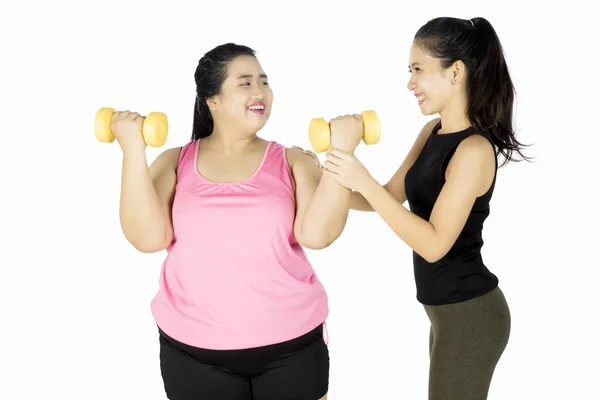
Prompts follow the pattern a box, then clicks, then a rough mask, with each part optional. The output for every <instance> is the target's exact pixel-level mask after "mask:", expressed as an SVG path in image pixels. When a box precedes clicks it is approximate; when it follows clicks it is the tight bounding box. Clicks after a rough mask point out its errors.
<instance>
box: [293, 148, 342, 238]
mask: <svg viewBox="0 0 600 400" xmlns="http://www.w3.org/2000/svg"><path fill="white" fill-rule="evenodd" d="M288 159H289V161H290V166H291V170H292V174H293V177H294V180H295V185H296V219H295V221H294V236H295V237H296V240H297V241H298V243H299V244H300V245H301V246H303V247H307V248H310V249H323V248H325V247H327V246H329V245H330V244H331V243H333V242H334V241H335V240H336V239H337V238H338V237H339V235H340V234H341V232H342V230H343V229H344V225H345V221H346V218H347V216H348V211H349V209H348V202H349V198H350V190H348V189H346V188H344V187H343V186H342V185H340V184H338V183H337V182H334V181H332V180H331V179H328V178H323V173H322V171H321V168H320V167H319V164H318V160H317V161H315V160H314V159H313V157H311V156H309V155H307V154H305V153H302V151H301V150H300V151H298V150H294V149H292V150H288ZM324 179H327V181H326V182H323V180H324ZM311 218H312V220H311ZM341 221H343V223H342V222H341Z"/></svg>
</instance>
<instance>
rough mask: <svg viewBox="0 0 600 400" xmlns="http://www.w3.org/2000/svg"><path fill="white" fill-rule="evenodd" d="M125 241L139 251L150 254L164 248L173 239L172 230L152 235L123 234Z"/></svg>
mask: <svg viewBox="0 0 600 400" xmlns="http://www.w3.org/2000/svg"><path fill="white" fill-rule="evenodd" d="M125 238H126V239H127V241H128V242H129V243H130V244H131V245H132V246H133V247H134V248H135V249H136V250H137V251H139V252H141V253H146V254H152V253H158V252H160V251H163V250H165V249H166V248H167V247H169V245H170V244H171V242H172V241H173V234H172V232H167V233H166V234H163V235H156V236H154V237H152V236H149V235H144V236H141V237H133V236H128V235H127V234H125Z"/></svg>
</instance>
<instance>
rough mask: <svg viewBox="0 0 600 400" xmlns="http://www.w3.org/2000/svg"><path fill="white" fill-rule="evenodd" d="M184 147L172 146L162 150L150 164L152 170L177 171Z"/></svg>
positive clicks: (158, 171) (157, 171)
mask: <svg viewBox="0 0 600 400" xmlns="http://www.w3.org/2000/svg"><path fill="white" fill-rule="evenodd" d="M181 149H182V147H172V148H169V149H166V150H164V151H163V152H161V153H160V154H159V155H158V156H157V157H156V158H155V159H154V161H153V162H152V165H150V171H151V172H156V173H160V172H164V171H175V170H176V169H177V162H178V161H179V154H180V152H181Z"/></svg>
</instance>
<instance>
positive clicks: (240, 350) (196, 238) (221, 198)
mask: <svg viewBox="0 0 600 400" xmlns="http://www.w3.org/2000/svg"><path fill="white" fill-rule="evenodd" d="M194 78H195V82H196V93H197V96H196V102H195V105H194V123H193V132H192V137H191V140H190V142H189V143H187V144H185V145H183V146H182V147H176V148H171V149H168V150H166V151H164V152H163V153H162V154H160V155H159V156H158V157H157V158H156V160H155V161H154V162H153V163H152V165H151V166H150V167H148V164H147V161H146V156H145V144H144V142H143V140H141V135H140V129H141V123H142V121H143V117H141V116H140V115H139V114H137V113H130V112H127V111H126V112H120V113H116V114H115V116H114V117H113V126H112V128H113V131H114V134H115V137H116V138H117V140H118V142H119V144H120V145H121V147H122V149H123V154H124V158H123V177H122V180H123V181H122V193H121V209H120V215H121V224H122V227H123V231H124V233H125V236H126V238H127V240H129V242H131V243H132V245H133V246H135V248H136V249H138V250H139V251H142V252H147V253H151V252H158V251H162V250H166V251H167V256H166V259H165V260H164V263H163V265H162V269H161V274H160V279H159V290H158V292H157V294H156V296H155V297H154V299H153V300H152V302H151V310H152V314H153V316H154V318H155V320H156V323H157V325H158V328H159V329H158V330H159V340H160V365H161V372H162V377H163V381H164V387H165V391H166V393H167V396H168V398H169V399H174V400H185V399H215V400H229V399H231V400H246V399H248V400H250V399H259V400H267V399H278V400H280V399H298V400H304V399H305V400H318V399H324V398H326V397H327V391H328V381H329V353H328V349H327V343H326V342H325V340H324V333H323V326H324V323H325V320H326V318H327V315H328V311H329V310H328V300H327V294H326V292H325V289H324V288H323V285H322V284H321V282H320V281H319V279H318V277H317V275H316V273H315V271H314V270H313V268H312V266H311V264H310V262H309V261H308V260H307V258H306V255H305V253H304V251H303V247H307V248H311V249H322V248H325V247H327V246H329V245H330V244H331V243H332V242H333V241H334V240H335V239H336V238H337V237H338V236H339V235H340V234H341V231H342V229H343V227H344V224H345V220H346V218H347V215H348V207H340V206H339V204H344V202H346V203H348V202H349V201H350V194H351V191H350V190H348V189H347V188H345V187H344V186H342V185H340V184H339V183H337V182H336V181H335V180H333V179H330V178H327V177H323V175H322V171H321V169H320V165H319V163H318V162H316V161H315V160H313V159H312V158H311V157H310V156H309V155H307V154H304V153H303V152H302V151H299V150H296V149H288V148H286V147H284V146H282V145H281V144H279V143H277V142H274V141H267V140H264V139H262V138H260V137H259V136H258V132H259V131H260V130H261V129H262V128H263V127H264V126H265V124H266V123H267V120H268V118H269V115H270V113H271V107H272V103H273V93H272V90H271V88H270V87H269V85H268V79H267V75H266V74H265V72H264V71H263V69H262V67H261V65H260V63H259V62H258V60H257V58H256V56H255V52H254V50H252V49H250V48H248V47H246V46H241V45H236V44H233V43H228V44H224V45H221V46H218V47H216V48H214V49H213V50H211V51H209V52H208V53H206V54H205V55H204V56H203V57H202V58H201V59H200V62H199V64H198V67H197V69H196V72H195V75H194ZM332 129H338V128H337V127H334V126H332ZM332 137H333V135H332ZM335 138H336V139H335V140H338V142H336V143H335V146H336V147H338V148H342V149H343V148H344V146H345V145H346V143H344V140H345V139H344V137H343V135H335ZM332 145H334V143H332ZM350 145H352V144H351V143H350Z"/></svg>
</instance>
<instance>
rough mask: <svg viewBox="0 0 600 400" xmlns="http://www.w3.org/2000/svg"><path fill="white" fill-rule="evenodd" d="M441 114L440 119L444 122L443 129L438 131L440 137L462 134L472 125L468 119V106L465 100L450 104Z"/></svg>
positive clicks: (454, 101)
mask: <svg viewBox="0 0 600 400" xmlns="http://www.w3.org/2000/svg"><path fill="white" fill-rule="evenodd" d="M439 114H440V119H441V120H442V127H441V128H440V130H439V131H438V134H440V135H443V134H445V133H452V132H460V131H463V130H465V129H467V128H468V127H470V126H471V125H472V124H471V122H470V121H469V119H468V118H467V104H466V101H464V100H463V101H458V100H453V101H450V102H448V106H447V107H445V108H444V109H443V110H442V111H440V113H439Z"/></svg>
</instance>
